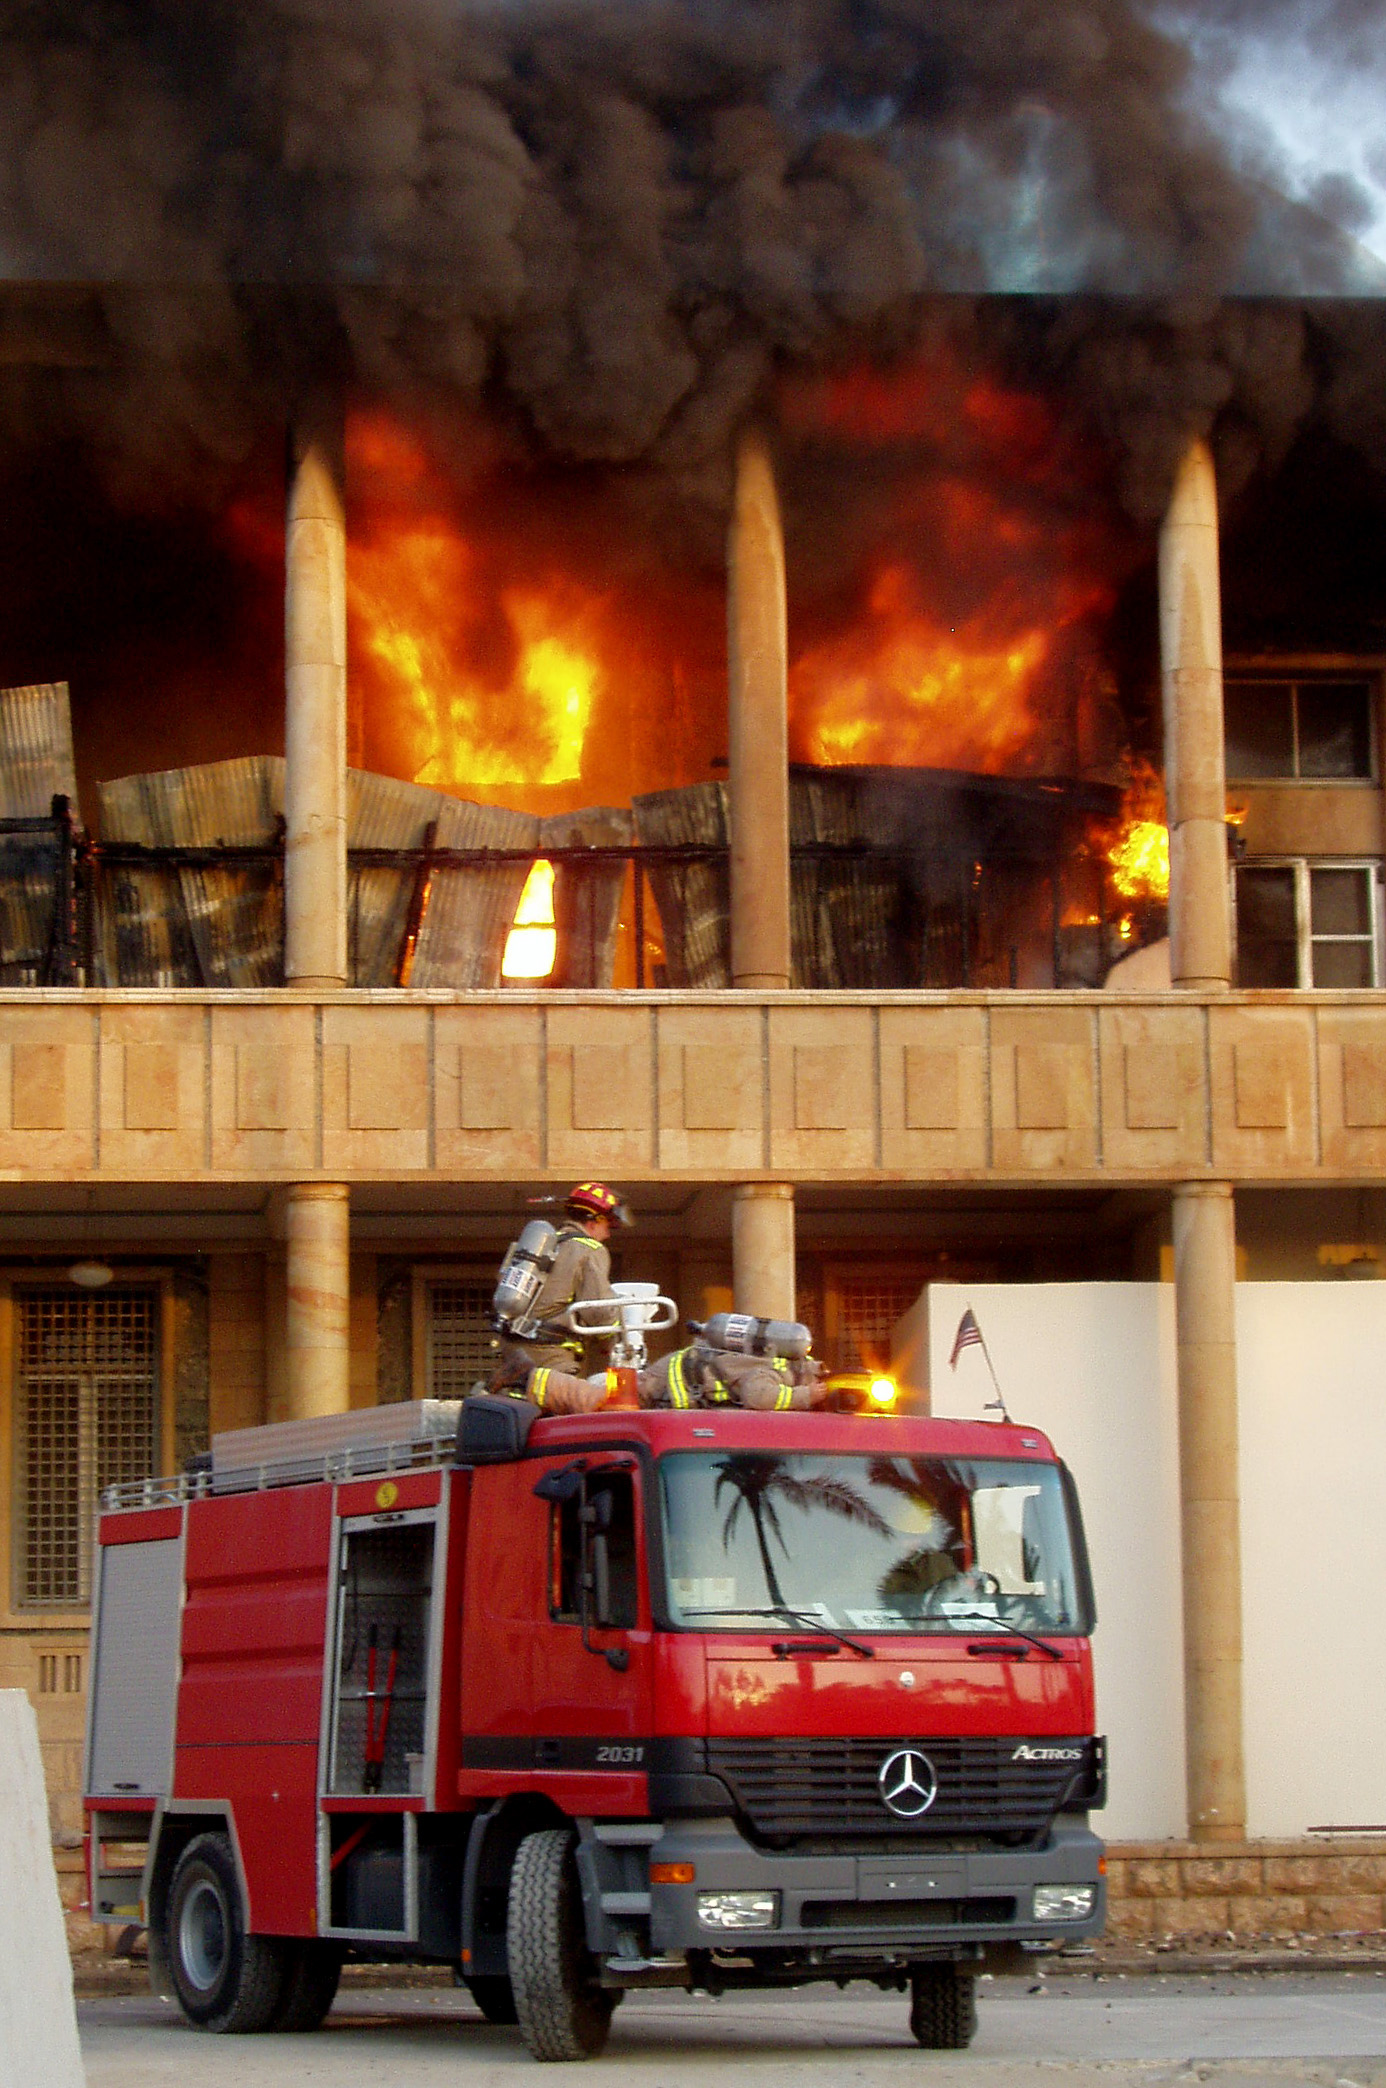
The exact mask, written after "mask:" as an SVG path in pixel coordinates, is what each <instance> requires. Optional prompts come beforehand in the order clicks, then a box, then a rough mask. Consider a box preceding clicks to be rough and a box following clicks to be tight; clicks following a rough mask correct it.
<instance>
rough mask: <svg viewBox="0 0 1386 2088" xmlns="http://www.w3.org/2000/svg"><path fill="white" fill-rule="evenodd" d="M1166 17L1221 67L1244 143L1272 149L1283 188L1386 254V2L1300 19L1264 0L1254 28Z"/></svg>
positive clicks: (1330, 1)
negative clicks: (1256, 25) (1258, 19)
mask: <svg viewBox="0 0 1386 2088" xmlns="http://www.w3.org/2000/svg"><path fill="white" fill-rule="evenodd" d="M1235 4H1236V0H1232V5H1233V6H1235ZM1215 11H1217V10H1216V6H1215ZM1248 11H1249V12H1250V13H1252V14H1253V15H1254V14H1255V13H1256V10H1255V9H1249V10H1248ZM1287 16H1289V19H1287V18H1286V17H1287ZM1165 19H1166V21H1167V22H1168V23H1169V24H1170V26H1176V25H1177V27H1178V31H1179V33H1180V34H1181V35H1182V36H1184V37H1185V38H1186V39H1187V40H1188V41H1189V42H1190V43H1191V44H1192V45H1193V46H1194V48H1195V50H1196V51H1197V53H1198V55H1199V57H1200V60H1201V61H1202V62H1203V63H1206V64H1207V65H1209V66H1211V67H1213V68H1215V69H1216V70H1217V72H1218V74H1219V75H1220V77H1221V82H1222V85H1221V100H1222V102H1223V104H1224V106H1226V107H1227V108H1228V109H1229V110H1231V111H1232V112H1233V113H1234V114H1236V115H1237V117H1238V118H1239V119H1240V123H1241V125H1242V127H1243V131H1242V135H1243V147H1244V150H1245V151H1246V152H1248V153H1250V154H1253V155H1255V154H1257V153H1258V150H1259V151H1268V152H1269V154H1270V156H1271V163H1272V166H1275V164H1276V163H1277V162H1278V171H1279V173H1280V177H1281V185H1282V186H1284V187H1286V188H1287V189H1288V190H1289V191H1290V193H1291V194H1292V195H1294V196H1295V197H1297V198H1298V199H1299V200H1302V201H1304V202H1307V203H1317V204H1318V206H1319V207H1320V208H1321V209H1322V210H1323V211H1324V214H1325V215H1326V216H1329V217H1331V218H1333V219H1334V220H1335V221H1336V222H1337V223H1339V224H1341V225H1342V226H1343V229H1344V230H1345V231H1348V232H1350V233H1352V234H1353V236H1354V237H1355V238H1357V239H1359V240H1361V242H1362V243H1363V245H1364V246H1366V247H1368V248H1369V249H1370V250H1371V251H1372V252H1373V253H1374V254H1376V255H1377V256H1378V257H1379V258H1380V259H1382V260H1384V261H1386V4H1382V5H1378V6H1377V7H1376V8H1375V9H1372V8H1370V7H1368V8H1364V9H1362V10H1361V11H1360V12H1359V11H1358V10H1355V9H1353V8H1352V7H1351V6H1350V5H1335V4H1334V0H1320V4H1319V5H1318V6H1316V7H1309V8H1308V9H1307V10H1304V11H1298V12H1297V18H1296V14H1295V13H1292V12H1291V9H1290V8H1288V7H1286V6H1285V5H1284V4H1283V0H1282V4H1280V5H1277V0H1267V4H1266V9H1265V13H1264V16H1263V22H1262V26H1259V27H1257V28H1254V29H1252V30H1250V31H1248V30H1246V29H1243V28H1240V27H1238V26H1236V25H1235V24H1234V23H1232V24H1227V25H1226V26H1224V25H1223V24H1221V23H1217V22H1209V21H1208V19H1207V18H1206V17H1204V18H1203V19H1196V18H1192V17H1190V16H1188V15H1185V14H1182V10H1181V11H1179V12H1175V11H1173V10H1171V11H1168V12H1167V13H1166V16H1165ZM1203 63H1201V65H1200V73H1201V74H1203ZM1203 77H1205V78H1206V74H1203Z"/></svg>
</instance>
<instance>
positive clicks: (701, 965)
mask: <svg viewBox="0 0 1386 2088" xmlns="http://www.w3.org/2000/svg"><path fill="white" fill-rule="evenodd" d="M632 802H633V807H634V815H635V831H636V833H637V835H638V836H639V838H640V841H641V843H642V845H644V846H647V847H665V848H673V847H678V848H688V847H703V848H717V849H721V850H723V851H725V849H726V847H727V787H726V785H725V784H724V783H694V784H690V785H689V787H688V788H687V789H685V790H656V791H651V792H649V793H648V794H647V795H645V796H643V797H637V798H635V799H634V800H633V801H632ZM648 875H649V881H650V889H651V891H652V892H653V893H654V899H655V905H656V906H657V907H658V908H659V918H660V922H661V925H662V927H663V930H664V963H665V971H666V975H667V983H668V984H669V985H670V986H729V985H730V984H731V888H730V884H729V881H728V865H727V858H726V855H725V853H723V854H722V855H720V856H718V857H715V858H712V859H710V860H708V861H706V862H691V863H657V862H652V863H651V864H650V865H649V870H648Z"/></svg>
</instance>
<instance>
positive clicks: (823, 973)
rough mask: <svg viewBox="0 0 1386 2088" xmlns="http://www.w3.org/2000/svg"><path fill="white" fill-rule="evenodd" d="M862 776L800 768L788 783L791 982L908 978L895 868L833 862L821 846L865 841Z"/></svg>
mask: <svg viewBox="0 0 1386 2088" xmlns="http://www.w3.org/2000/svg"><path fill="white" fill-rule="evenodd" d="M861 799H862V791H861V787H860V782H859V778H858V777H857V776H856V775H855V774H854V773H853V772H851V771H849V770H845V769H798V770H794V771H793V772H791V775H790V781H789V845H790V849H791V851H792V853H791V857H790V884H789V904H790V938H791V963H792V967H793V970H792V978H793V983H794V985H795V986H802V987H808V988H815V989H823V988H833V987H853V986H861V987H868V986H871V987H880V986H904V985H907V984H909V974H910V964H909V955H908V948H907V939H906V920H905V910H906V894H905V889H904V884H903V881H902V878H901V875H900V871H899V868H898V866H897V865H896V864H895V863H893V862H891V861H890V860H889V859H888V858H885V857H882V856H877V855H865V856H862V857H860V858H858V859H856V860H851V859H848V860H834V859H833V858H832V857H827V856H823V855H819V854H816V853H815V852H814V851H815V849H817V848H820V847H825V846H826V847H837V848H853V847H864V846H865V847H869V846H870V844H871V841H872V834H871V832H870V830H869V825H870V823H869V820H868V818H867V817H866V815H865V811H864V808H863V805H862V802H861Z"/></svg>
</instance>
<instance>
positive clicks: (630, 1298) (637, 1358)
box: [491, 1218, 679, 1370]
mask: <svg viewBox="0 0 1386 2088" xmlns="http://www.w3.org/2000/svg"><path fill="white" fill-rule="evenodd" d="M558 1248H559V1235H558V1233H557V1232H556V1231H555V1229H554V1227H553V1226H552V1225H550V1224H549V1222H548V1220H547V1219H546V1218H531V1219H530V1221H529V1223H528V1224H527V1225H526V1227H525V1229H524V1231H523V1232H522V1233H521V1234H520V1237H519V1239H518V1240H515V1241H514V1242H512V1244H511V1246H510V1247H509V1248H507V1250H506V1255H505V1260H504V1261H503V1262H502V1263H501V1268H500V1275H499V1277H498V1279H497V1282H496V1288H495V1290H494V1292H493V1293H492V1296H491V1324H492V1326H493V1327H494V1328H495V1330H496V1332H497V1333H498V1334H502V1335H504V1336H505V1337H506V1338H507V1339H508V1340H511V1341H539V1342H543V1341H553V1342H562V1341H564V1340H565V1339H568V1340H571V1338H572V1337H573V1336H574V1335H576V1336H577V1338H578V1339H579V1341H601V1340H607V1339H609V1340H610V1341H611V1353H610V1362H611V1367H612V1368H613V1369H628V1370H641V1369H643V1368H644V1366H645V1364H646V1363H647V1362H648V1360H649V1355H648V1351H647V1349H646V1346H645V1336H646V1335H647V1334H657V1333H662V1332H663V1331H664V1330H665V1329H667V1328H669V1327H672V1326H673V1325H674V1324H675V1323H676V1321H677V1319H678V1316H679V1309H678V1306H677V1305H676V1304H675V1303H674V1300H673V1299H672V1298H666V1297H664V1296H662V1295H661V1293H660V1291H659V1289H658V1287H657V1285H654V1284H649V1283H615V1284H613V1285H612V1290H613V1292H614V1293H615V1295H614V1296H613V1297H610V1298H577V1299H575V1300H574V1301H573V1303H572V1304H570V1305H565V1306H564V1307H563V1309H562V1310H561V1311H559V1312H556V1313H553V1314H551V1315H550V1316H549V1317H548V1318H546V1319H542V1320H541V1319H537V1318H536V1317H535V1315H534V1306H535V1302H536V1300H537V1299H538V1298H539V1296H540V1294H541V1292H542V1291H543V1288H544V1285H545V1283H546V1282H547V1280H548V1278H549V1276H550V1275H551V1274H552V1271H553V1265H554V1262H555V1260H556V1258H557V1255H558Z"/></svg>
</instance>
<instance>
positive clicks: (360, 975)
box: [347, 769, 442, 986]
mask: <svg viewBox="0 0 1386 2088" xmlns="http://www.w3.org/2000/svg"><path fill="white" fill-rule="evenodd" d="M441 805H442V799H441V798H440V797H439V795H438V793H437V791H435V790H424V789H421V788H420V786H419V785H418V784H417V783H402V782H400V781H399V779H398V778H397V777H395V776H376V775H372V774H371V773H370V771H369V770H367V769H348V770H347V847H348V849H349V850H350V849H373V848H414V849H417V848H422V847H423V845H424V843H425V841H426V840H427V838H428V831H429V828H430V827H432V826H434V825H436V823H437V821H438V819H439V817H440V807H441ZM419 874H420V873H419V870H418V869H417V868H416V867H415V866H414V865H413V864H410V863H401V864H394V863H390V864H383V863H361V862H349V864H348V881H347V959H348V965H349V971H350V978H351V983H352V985H353V986H395V985H397V984H398V983H399V963H400V954H401V951H402V949H403V945H404V937H405V931H406V929H407V927H408V925H409V916H410V907H411V904H412V902H413V899H414V893H415V888H416V885H417V882H418V878H419ZM410 983H411V984H413V985H418V984H419V983H420V982H419V978H418V973H417V966H416V969H415V970H414V972H413V973H411V975H410Z"/></svg>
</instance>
